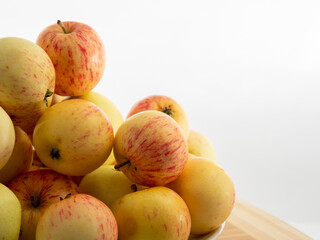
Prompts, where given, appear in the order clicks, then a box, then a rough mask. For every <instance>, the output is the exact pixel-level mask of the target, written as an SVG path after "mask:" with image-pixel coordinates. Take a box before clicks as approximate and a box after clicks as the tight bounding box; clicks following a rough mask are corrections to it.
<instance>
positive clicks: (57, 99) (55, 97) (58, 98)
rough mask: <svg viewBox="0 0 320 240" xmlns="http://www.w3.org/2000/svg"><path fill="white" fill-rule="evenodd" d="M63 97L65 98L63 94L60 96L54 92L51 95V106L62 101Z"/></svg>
mask: <svg viewBox="0 0 320 240" xmlns="http://www.w3.org/2000/svg"><path fill="white" fill-rule="evenodd" d="M65 98H66V97H65V96H60V95H58V94H56V93H54V94H53V96H52V102H51V106H53V105H55V104H57V103H59V102H61V101H63V100H64V99H65Z"/></svg>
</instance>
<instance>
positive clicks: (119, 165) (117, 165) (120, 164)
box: [114, 159, 130, 169]
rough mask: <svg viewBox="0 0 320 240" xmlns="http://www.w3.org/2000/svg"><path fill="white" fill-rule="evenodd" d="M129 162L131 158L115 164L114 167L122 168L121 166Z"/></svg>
mask: <svg viewBox="0 0 320 240" xmlns="http://www.w3.org/2000/svg"><path fill="white" fill-rule="evenodd" d="M127 164H130V160H129V159H127V160H126V161H124V162H122V163H119V164H116V165H114V168H115V169H119V168H121V167H123V166H124V165H127Z"/></svg>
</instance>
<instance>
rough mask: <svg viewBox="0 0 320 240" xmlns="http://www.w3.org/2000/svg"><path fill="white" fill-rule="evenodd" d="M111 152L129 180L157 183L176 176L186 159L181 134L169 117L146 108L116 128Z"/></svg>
mask: <svg viewBox="0 0 320 240" xmlns="http://www.w3.org/2000/svg"><path fill="white" fill-rule="evenodd" d="M114 154H115V157H116V160H117V164H116V165H115V167H116V168H119V169H120V170H121V171H122V172H123V173H124V174H125V175H126V176H127V177H128V178H129V179H130V180H131V181H133V182H134V183H136V184H139V185H143V186H149V187H151V186H161V185H164V184H167V183H169V182H171V181H173V180H174V179H176V178H177V177H178V176H179V175H180V174H181V172H182V170H183V169H184V166H185V165H186V163H187V160H188V144H187V139H186V138H185V135H184V133H183V131H182V129H181V128H180V126H179V125H178V124H177V122H176V121H174V120H173V119H172V118H171V117H169V116H168V115H167V114H165V113H162V112H160V111H155V110H149V111H143V112H140V113H137V114H135V115H133V116H131V117H130V118H128V119H127V120H126V121H125V122H124V123H123V124H122V125H121V126H120V128H119V129H118V131H117V133H116V136H115V141H114Z"/></svg>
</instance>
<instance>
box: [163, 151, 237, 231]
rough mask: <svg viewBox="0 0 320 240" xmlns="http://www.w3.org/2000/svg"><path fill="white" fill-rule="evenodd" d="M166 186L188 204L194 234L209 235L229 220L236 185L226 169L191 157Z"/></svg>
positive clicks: (205, 160) (208, 161) (199, 158)
mask: <svg viewBox="0 0 320 240" xmlns="http://www.w3.org/2000/svg"><path fill="white" fill-rule="evenodd" d="M166 186H167V187H169V188H171V189H173V190H174V191H176V192H177V193H178V194H179V195H180V196H181V197H182V198H183V200H184V201H185V202H186V204H187V206H188V208H189V210H190V214H191V233H192V234H197V235H200V234H206V233H208V232H210V231H213V230H214V229H216V228H217V227H219V226H220V225H221V224H222V223H223V222H224V221H225V220H226V219H227V218H228V217H229V215H230V213H231V211H232V208H233V205H234V201H235V189H234V185H233V182H232V180H231V178H230V176H229V175H228V174H227V173H226V172H225V170H224V169H223V168H222V167H220V166H219V165H217V164H216V163H214V162H212V161H210V160H207V159H206V158H201V157H196V156H194V155H192V154H190V155H189V160H188V163H187V165H186V167H185V169H184V170H183V172H182V174H181V175H180V176H179V177H178V178H177V179H176V180H175V181H173V182H171V183H169V184H168V185H166Z"/></svg>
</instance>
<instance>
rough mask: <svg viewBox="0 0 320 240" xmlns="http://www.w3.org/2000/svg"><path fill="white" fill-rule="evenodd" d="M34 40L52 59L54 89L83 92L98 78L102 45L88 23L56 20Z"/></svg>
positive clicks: (65, 92)
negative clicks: (54, 74)
mask: <svg viewBox="0 0 320 240" xmlns="http://www.w3.org/2000/svg"><path fill="white" fill-rule="evenodd" d="M37 44H38V45H39V46H40V47H42V48H43V49H44V51H45V52H46V53H47V54H48V55H49V57H50V58H51V60H52V62H53V65H54V68H55V71H56V85H55V93H57V94H59V95H62V96H78V95H83V94H85V93H88V92H90V91H91V90H92V89H93V88H94V87H95V86H96V85H97V84H98V82H99V81H100V79H101V77H102V75H103V72H104V68H105V62H106V56H105V49H104V46H103V43H102V40H101V39H100V37H99V36H98V34H97V32H96V31H95V30H94V29H93V28H92V27H90V26H88V25H86V24H83V23H79V22H72V21H67V22H61V21H58V22H57V24H53V25H50V26H48V27H46V28H45V29H44V30H43V31H42V32H41V33H40V35H39V36H38V39H37Z"/></svg>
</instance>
